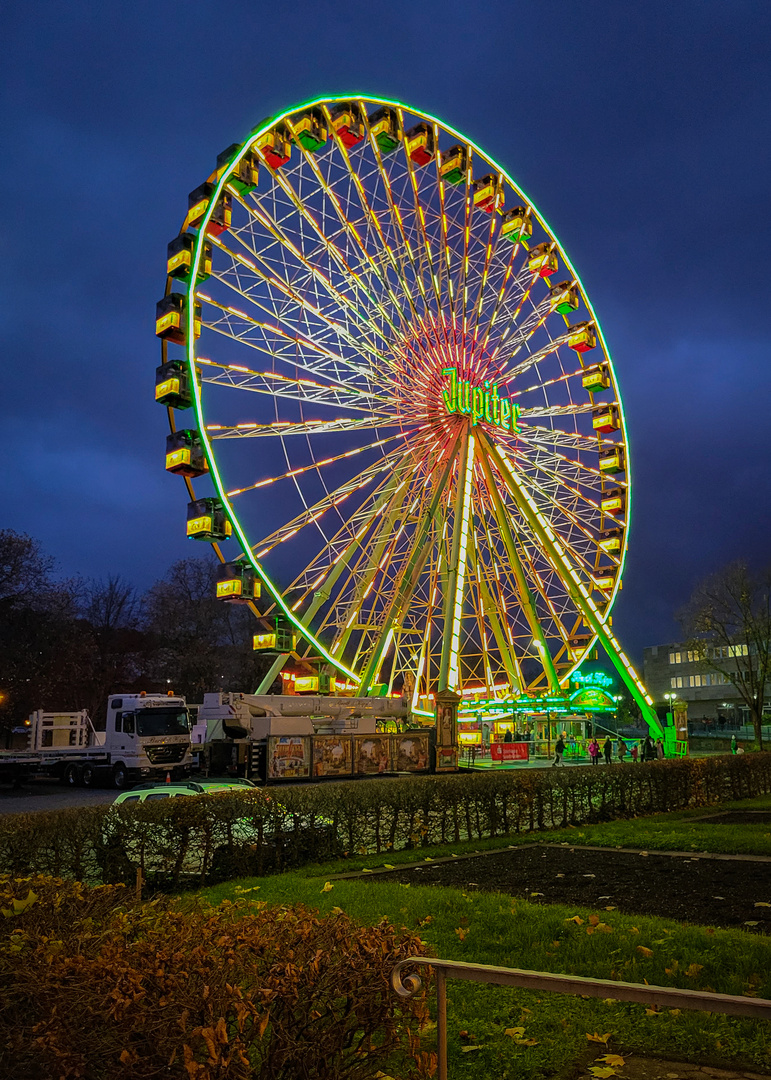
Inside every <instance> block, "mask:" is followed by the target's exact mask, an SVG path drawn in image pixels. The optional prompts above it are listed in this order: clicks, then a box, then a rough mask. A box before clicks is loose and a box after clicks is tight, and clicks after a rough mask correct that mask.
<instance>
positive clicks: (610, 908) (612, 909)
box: [605, 904, 616, 911]
mask: <svg viewBox="0 0 771 1080" xmlns="http://www.w3.org/2000/svg"><path fill="white" fill-rule="evenodd" d="M605 910H606V911H615V910H616V909H615V908H614V907H613V905H612V904H611V905H610V907H606V908H605Z"/></svg>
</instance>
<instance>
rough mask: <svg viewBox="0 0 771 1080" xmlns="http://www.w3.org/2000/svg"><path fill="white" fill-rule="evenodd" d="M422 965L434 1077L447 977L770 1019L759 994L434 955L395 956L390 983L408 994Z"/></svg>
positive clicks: (443, 1045) (442, 1070)
mask: <svg viewBox="0 0 771 1080" xmlns="http://www.w3.org/2000/svg"><path fill="white" fill-rule="evenodd" d="M415 968H417V969H418V971H420V970H421V969H422V970H428V971H429V972H432V973H433V975H434V979H435V981H436V1037H437V1056H438V1077H439V1080H447V980H448V979H461V980H463V981H465V982H477V983H487V984H489V985H491V986H517V987H520V988H522V989H524V990H537V991H546V992H550V993H554V994H582V995H584V996H585V997H599V998H611V997H612V998H615V999H616V1000H617V1001H634V1002H638V1003H639V1004H642V1005H655V1006H666V1007H671V1008H678V1009H695V1010H697V1011H703V1012H713V1013H725V1014H726V1015H728V1016H750V1017H754V1018H755V1019H760V1020H771V1001H767V1000H765V999H762V998H745V997H735V996H733V995H731V994H709V993H705V992H704V991H701V990H680V989H676V988H674V987H668V986H648V985H647V984H646V985H644V986H643V985H642V983H625V982H615V981H614V980H612V979H587V978H584V977H582V976H580V975H552V974H551V973H549V972H545V971H525V970H522V969H521V968H504V967H492V966H490V965H489V964H464V963H461V962H460V961H458V960H435V959H431V958H430V957H424V956H415V957H412V958H411V959H409V960H400V961H399V963H398V964H397V965H396V967H395V968H394V969H393V971H392V972H391V986H392V987H393V989H394V990H395V992H396V993H397V994H398V995H399V997H401V998H411V997H412V996H413V995H414V994H417V993H418V991H419V990H421V988H422V986H423V980H422V979H421V977H420V975H419V974H417V973H415V972H414V970H413V971H410V969H415Z"/></svg>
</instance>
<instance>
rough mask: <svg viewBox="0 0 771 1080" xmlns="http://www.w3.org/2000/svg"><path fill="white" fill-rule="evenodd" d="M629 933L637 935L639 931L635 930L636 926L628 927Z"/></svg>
mask: <svg viewBox="0 0 771 1080" xmlns="http://www.w3.org/2000/svg"><path fill="white" fill-rule="evenodd" d="M629 933H630V934H639V933H640V931H639V930H638V929H637V927H636V926H630V927H629Z"/></svg>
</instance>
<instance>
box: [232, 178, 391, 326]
mask: <svg viewBox="0 0 771 1080" xmlns="http://www.w3.org/2000/svg"><path fill="white" fill-rule="evenodd" d="M237 198H238V202H239V203H240V205H241V206H242V207H243V209H245V210H246V211H247V212H248V214H249V215H250V221H252V222H254V223H256V224H258V225H259V226H260V228H261V229H262V230H264V232H266V233H267V235H268V236H270V237H271V238H272V241H273V243H274V244H275V246H276V249H277V252H278V253H279V254H280V257H281V261H280V266H281V268H282V269H283V271H284V274H285V276H286V279H287V283H290V282H291V284H292V288H293V289H294V290H295V291H297V289H298V288H299V287H300V283H299V282H298V281H297V280H295V276H294V274H293V273H292V270H291V267H290V265H289V263H288V262H287V255H289V256H291V258H292V260H294V264H295V265H296V266H297V267H298V268H302V270H303V272H304V274H305V276H306V279H307V280H308V281H312V282H313V284H314V287H315V289H316V290H317V292H316V294H315V295H316V306H319V307H320V306H321V301H322V299H323V298H324V297H328V298H329V299H330V300H331V301H332V302H333V303H334V305H335V308H334V315H333V316H331V317H332V318H335V319H337V320H339V319H340V318H341V317H342V318H345V319H347V320H352V322H353V324H355V325H356V327H357V329H358V330H359V332H361V329H362V327H367V328H368V329H369V330H370V331H371V332H372V333H373V334H374V335H375V336H376V337H379V338H381V339H383V340H384V341H385V342H387V341H388V340H389V337H390V335H389V334H388V333H386V332H385V331H384V330H383V328H382V327H380V326H378V324H377V322H376V321H375V320H374V318H373V317H372V308H371V307H370V306H369V305H365V307H364V309H362V306H361V303H360V301H361V295H360V292H358V291H354V295H355V296H356V298H357V299H356V300H353V299H351V297H350V296H349V295H347V293H345V292H342V291H341V290H340V289H339V288H338V287H337V285H335V283H334V282H333V280H332V272H331V268H330V270H329V271H325V270H322V269H321V268H319V267H318V266H316V265H315V264H314V262H313V261H312V260H311V259H310V258H308V257H306V256H305V255H304V254H303V253H302V251H301V250H300V248H299V247H298V245H297V244H296V243H294V241H293V240H292V238H291V236H290V235H289V233H288V232H287V231H286V229H284V228H283V227H282V226H281V225H280V224H279V223H278V222H277V221H276V220H274V218H273V217H272V216H271V215H270V213H268V212H267V211H266V210H265V209H264V208H263V207H262V206H260V205H259V204H257V203H254V202H247V201H246V200H245V199H243V198H241V197H240V196H237ZM231 231H232V232H233V233H235V235H236V236H237V237H238V239H239V240H240V242H241V243H242V245H243V246H244V247H245V249H246V250H247V251H248V252H249V253H250V255H252V256H254V258H255V259H260V258H261V256H260V255H259V254H258V252H257V246H258V244H257V238H256V237H255V236H254V234H253V232H252V231H251V229H250V230H248V235H249V236H250V239H251V240H252V245H250V244H247V243H246V241H245V240H244V239H243V230H241V232H240V233H239V232H238V231H237V230H235V229H233V230H231ZM323 250H325V251H326V250H327V245H323ZM332 261H333V262H335V273H340V268H339V266H338V264H337V262H336V261H335V260H332ZM262 262H263V264H265V265H270V264H269V263H267V260H266V259H265V258H264V257H263V258H262ZM271 276H272V277H274V278H276V277H277V275H276V274H275V272H274V273H272V275H271ZM278 280H280V279H278ZM344 280H346V281H348V280H349V279H348V277H347V276H344ZM375 310H377V311H378V314H379V316H380V317H381V319H382V320H383V322H384V323H385V324H386V326H388V328H389V330H390V331H391V332H393V330H394V326H393V324H392V323H391V322H389V319H388V317H387V314H386V312H385V311H384V310H383V309H382V307H380V306H376V308H375ZM351 333H353V331H351ZM354 337H355V334H354Z"/></svg>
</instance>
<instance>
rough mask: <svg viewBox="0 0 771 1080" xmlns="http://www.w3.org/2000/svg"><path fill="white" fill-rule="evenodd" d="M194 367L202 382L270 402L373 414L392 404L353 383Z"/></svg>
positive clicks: (204, 363)
mask: <svg viewBox="0 0 771 1080" xmlns="http://www.w3.org/2000/svg"><path fill="white" fill-rule="evenodd" d="M195 363H196V366H199V369H200V371H201V381H202V382H204V383H207V384H209V385H211V386H228V387H231V388H232V389H234V390H248V391H250V392H252V393H256V394H267V395H268V396H270V397H271V398H286V399H287V400H288V401H296V402H301V403H302V404H304V405H325V406H328V407H329V408H335V409H349V410H351V411H356V412H366V413H368V414H370V413H371V412H372V411H373V410H374V409H376V408H383V405H384V404H387V403H388V402H389V399H388V398H387V397H386V396H385V395H382V394H373V393H367V392H366V391H364V390H358V389H356V387H353V386H351V385H350V383H349V384H347V385H346V384H343V383H338V384H335V383H332V384H330V385H326V386H325V385H322V384H321V383H318V382H314V381H313V380H311V379H299V378H298V379H291V378H289V377H288V376H286V375H279V374H276V373H275V372H272V371H252V370H251V369H250V368H247V367H243V366H242V365H240V364H225V363H215V361H213V360H207V359H204V358H203V357H196V359H195ZM213 368H216V369H218V370H219V373H218V374H215V373H214V372H213V371H212V369H213Z"/></svg>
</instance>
